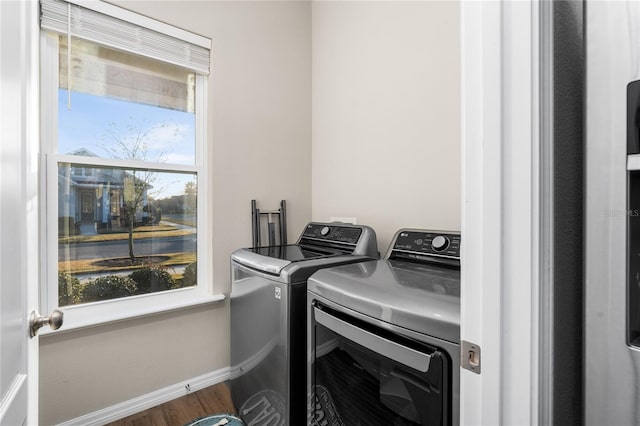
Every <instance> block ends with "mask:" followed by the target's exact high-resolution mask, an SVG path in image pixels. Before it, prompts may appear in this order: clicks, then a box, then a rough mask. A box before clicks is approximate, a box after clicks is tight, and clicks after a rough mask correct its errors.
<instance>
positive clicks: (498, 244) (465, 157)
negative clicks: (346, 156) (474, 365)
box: [460, 0, 540, 425]
mask: <svg viewBox="0 0 640 426" xmlns="http://www.w3.org/2000/svg"><path fill="white" fill-rule="evenodd" d="M537 7H538V2H536V1H534V0H531V1H521V2H510V1H501V2H462V3H461V40H462V60H461V63H462V71H461V75H462V173H463V176H462V182H463V189H462V206H463V207H462V226H461V228H462V235H463V238H464V244H463V245H462V256H461V257H462V288H461V339H462V340H466V341H470V342H472V343H475V344H478V345H480V347H481V348H482V360H481V362H482V373H481V374H474V373H472V372H470V371H467V370H464V369H463V370H462V371H461V390H460V400H461V401H460V405H461V413H460V415H461V417H460V423H461V424H463V425H465V424H536V423H537V419H538V405H539V401H538V396H539V395H538V374H539V370H538V364H539V352H538V347H539V342H538V340H537V339H538V335H539V332H538V323H537V321H538V313H537V310H538V306H539V304H538V297H539V294H538V279H539V274H538V271H539V265H538V262H539V257H538V251H537V250H538V249H537V247H538V245H539V232H540V231H539V212H538V210H539V183H538V179H539V177H538V176H539V173H538V170H537V168H538V167H539V156H538V152H539V132H538V128H537V126H538V125H539V111H538V108H539V87H538V84H537V79H538V77H539V75H538V50H537V43H538V41H537V39H536V37H537V36H538V33H537V25H538V14H537V11H536V8H537Z"/></svg>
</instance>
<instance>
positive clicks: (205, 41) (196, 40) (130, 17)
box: [64, 0, 211, 50]
mask: <svg viewBox="0 0 640 426" xmlns="http://www.w3.org/2000/svg"><path fill="white" fill-rule="evenodd" d="M64 1H66V2H67V3H71V4H75V5H77V6H81V7H84V8H85V9H90V10H93V11H94V12H98V13H102V14H103V15H108V16H112V17H114V18H117V19H120V20H122V21H126V22H130V23H132V24H135V25H138V26H140V27H144V28H147V29H150V30H153V31H156V32H159V33H162V34H167V35H169V36H171V37H174V38H177V39H179V40H182V41H186V42H188V43H192V44H195V45H197V46H200V47H204V48H205V49H209V50H211V39H210V38H207V37H204V36H201V35H198V34H195V33H192V32H190V31H186V30H183V29H181V28H177V27H174V26H173V25H169V24H165V23H164V22H160V21H157V20H155V19H151V18H148V17H146V16H144V15H140V14H139V13H135V12H131V11H129V10H127V9H123V8H122V7H118V6H114V5H112V4H109V3H105V2H103V1H97V0H64Z"/></svg>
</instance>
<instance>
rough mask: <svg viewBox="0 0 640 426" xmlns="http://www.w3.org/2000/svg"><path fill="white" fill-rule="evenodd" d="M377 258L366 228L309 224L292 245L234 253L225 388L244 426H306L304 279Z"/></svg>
mask: <svg viewBox="0 0 640 426" xmlns="http://www.w3.org/2000/svg"><path fill="white" fill-rule="evenodd" d="M378 257H379V254H378V248H377V241H376V234H375V232H374V230H373V229H371V228H370V227H367V226H361V225H348V224H342V223H340V224H338V223H314V222H312V223H309V224H308V225H307V226H306V227H305V229H304V230H303V232H302V235H301V236H300V238H299V239H298V242H297V243H296V244H291V245H283V246H273V247H258V248H245V249H240V250H237V251H235V252H233V253H232V255H231V273H232V277H231V278H232V290H231V319H230V322H231V337H230V339H231V351H230V355H231V381H230V388H231V393H232V397H233V401H234V403H235V405H236V407H237V408H238V411H239V414H240V416H241V417H242V418H243V419H244V420H245V422H246V423H247V424H251V425H290V426H298V425H304V424H305V421H306V400H305V395H306V394H305V392H306V387H305V374H306V358H305V347H306V346H305V345H306V290H307V278H309V276H310V275H311V274H313V273H314V272H315V271H317V270H319V269H322V268H327V267H329V266H335V265H343V264H349V263H354V262H362V261H365V260H371V259H375V258H378Z"/></svg>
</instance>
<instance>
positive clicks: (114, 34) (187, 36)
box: [40, 0, 211, 75]
mask: <svg viewBox="0 0 640 426" xmlns="http://www.w3.org/2000/svg"><path fill="white" fill-rule="evenodd" d="M81 4H82V5H80V4H77V3H76V2H75V1H64V0H40V11H41V12H40V25H41V27H42V28H43V29H47V30H51V31H55V32H58V33H61V34H69V33H70V34H71V36H72V37H78V38H82V39H85V40H89V41H93V42H95V43H100V44H103V45H105V46H108V47H111V48H114V49H119V50H123V51H125V52H130V53H134V54H138V55H141V56H146V57H149V58H153V59H157V60H160V61H164V62H168V63H171V64H174V65H178V66H182V67H185V68H187V69H189V70H192V71H195V72H197V73H199V74H204V75H208V74H209V63H210V52H211V40H210V39H208V38H206V37H202V36H200V35H197V34H194V33H191V32H188V31H185V30H182V29H180V28H177V27H174V26H171V25H168V24H165V23H163V22H160V21H156V20H153V19H150V18H147V17H145V16H141V15H138V14H136V13H133V12H130V11H128V10H126V9H122V8H120V7H117V6H114V5H111V4H108V3H103V2H96V1H90V2H83V3H81Z"/></svg>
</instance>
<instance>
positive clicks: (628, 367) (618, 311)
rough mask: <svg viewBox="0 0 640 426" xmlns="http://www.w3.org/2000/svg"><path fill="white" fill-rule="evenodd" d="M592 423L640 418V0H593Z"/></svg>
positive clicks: (588, 398)
mask: <svg viewBox="0 0 640 426" xmlns="http://www.w3.org/2000/svg"><path fill="white" fill-rule="evenodd" d="M585 13H586V15H585V16H586V19H585V28H586V31H585V37H586V44H585V46H586V75H587V78H586V108H585V126H586V127H585V129H586V163H585V164H586V180H585V183H586V186H585V199H586V202H585V220H586V232H585V305H584V306H585V328H584V343H585V347H584V357H585V365H584V384H585V392H584V398H585V404H584V408H585V418H584V423H585V424H587V425H602V424H607V425H638V424H640V403H639V401H640V385H639V384H640V339H639V337H640V290H639V289H640V142H639V141H640V139H639V136H640V133H639V131H640V130H639V129H640V99H639V96H640V82H639V81H638V80H640V54H639V52H640V3H638V2H636V1H620V2H599V1H587V2H586V8H585Z"/></svg>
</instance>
